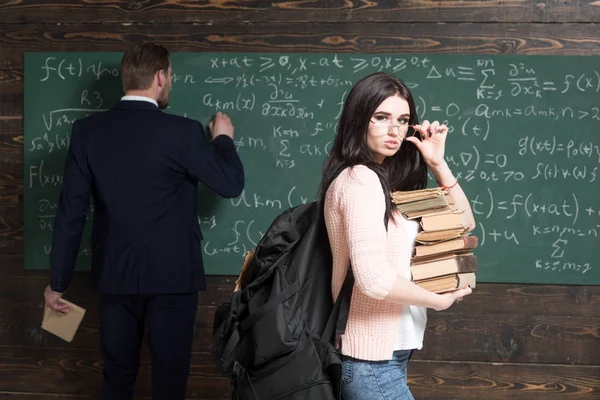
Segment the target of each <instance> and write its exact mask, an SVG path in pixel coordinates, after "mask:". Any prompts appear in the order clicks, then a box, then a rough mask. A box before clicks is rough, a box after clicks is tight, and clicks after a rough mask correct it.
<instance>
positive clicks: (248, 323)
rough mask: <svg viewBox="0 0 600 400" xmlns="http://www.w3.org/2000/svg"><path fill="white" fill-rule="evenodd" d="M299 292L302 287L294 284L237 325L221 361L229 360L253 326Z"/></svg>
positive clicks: (296, 283)
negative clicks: (245, 333)
mask: <svg viewBox="0 0 600 400" xmlns="http://www.w3.org/2000/svg"><path fill="white" fill-rule="evenodd" d="M299 290H300V285H299V284H298V282H294V283H292V284H291V285H290V286H288V287H287V288H285V290H283V291H282V292H280V293H278V294H277V296H275V297H273V298H272V299H271V300H269V301H268V302H266V303H265V304H264V305H263V306H262V307H260V308H259V309H258V310H256V311H255V312H253V313H252V314H250V315H249V316H248V317H246V318H245V319H244V320H243V321H242V322H240V323H239V324H236V326H235V327H234V329H233V332H232V334H231V336H230V337H229V340H228V341H227V344H226V345H225V349H224V350H223V354H222V355H221V359H222V360H228V359H229V357H230V356H231V353H232V352H233V349H235V346H236V345H237V344H238V342H239V341H240V337H241V336H242V335H243V334H244V332H246V331H247V330H248V329H250V328H251V327H252V325H254V324H255V323H257V322H258V320H260V319H261V318H262V317H264V316H265V315H266V314H267V313H268V312H270V311H272V310H274V309H275V307H277V306H278V305H280V304H281V303H283V302H284V301H286V300H287V299H289V298H290V297H292V296H293V295H295V294H296V293H298V291H299Z"/></svg>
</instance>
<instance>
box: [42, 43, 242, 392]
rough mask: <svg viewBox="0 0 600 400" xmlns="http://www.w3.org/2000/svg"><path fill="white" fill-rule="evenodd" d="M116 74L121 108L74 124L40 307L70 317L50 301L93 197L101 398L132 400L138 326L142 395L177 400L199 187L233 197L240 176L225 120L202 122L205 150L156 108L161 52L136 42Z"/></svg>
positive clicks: (200, 271) (199, 136) (194, 129)
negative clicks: (148, 385)
mask: <svg viewBox="0 0 600 400" xmlns="http://www.w3.org/2000/svg"><path fill="white" fill-rule="evenodd" d="M121 75H122V81H123V89H124V91H125V96H124V97H123V98H122V99H121V102H120V103H119V104H117V105H116V107H114V108H112V109H111V110H109V111H106V112H103V113H98V114H95V115H92V116H89V117H86V118H84V119H82V120H79V121H76V122H75V123H74V124H73V127H72V133H71V142H70V147H69V152H68V158H67V162H66V166H65V173H64V180H63V185H62V191H61V195H60V202H59V206H58V209H57V212H56V217H55V221H54V235H53V239H52V252H51V255H50V264H51V282H50V285H49V286H48V287H47V288H46V290H45V300H46V305H47V306H48V307H50V308H52V309H54V310H56V311H59V312H68V311H69V310H68V307H67V306H66V304H64V303H62V302H60V298H61V295H62V294H63V293H64V292H65V291H66V290H67V287H68V285H69V281H70V280H71V276H72V274H73V269H74V265H75V260H76V256H77V252H78V248H79V244H80V239H81V234H82V230H83V227H84V224H85V217H86V213H87V211H88V208H89V203H90V195H92V196H93V200H94V224H93V233H92V273H91V275H92V283H93V286H94V287H95V288H96V289H97V290H98V292H99V293H100V317H101V351H102V357H103V375H104V383H103V388H102V398H103V399H110V400H120V399H131V398H132V396H133V386H134V383H135V379H136V376H137V373H138V368H139V360H140V346H141V342H142V337H143V333H144V327H145V326H147V330H148V344H149V349H150V355H151V361H152V390H153V399H168V400H179V399H184V398H185V392H186V387H187V379H188V374H189V365H190V357H191V355H190V354H191V347H192V339H193V333H194V322H195V317H196V309H197V305H198V293H197V292H198V290H204V289H205V288H206V284H205V278H204V268H203V265H202V250H201V243H200V241H201V239H202V233H201V232H200V227H199V225H198V222H197V216H196V215H197V214H196V205H197V186H198V182H201V183H202V184H204V185H205V186H207V187H209V188H211V189H212V190H214V191H215V192H216V193H218V194H219V195H221V196H222V197H226V198H232V197H237V196H239V195H240V193H241V192H242V190H243V188H244V170H243V167H242V163H241V161H240V159H239V157H238V155H237V153H236V149H235V146H234V143H233V131H234V128H233V126H232V124H231V121H230V120H229V118H228V117H227V116H226V115H225V114H222V113H217V115H216V117H215V119H214V120H213V121H211V123H210V124H209V128H210V132H211V135H212V139H213V140H212V141H211V142H208V141H207V140H206V139H205V136H204V129H203V128H202V125H201V124H200V123H199V122H198V121H194V120H191V119H187V118H183V117H179V116H175V115H170V114H166V113H163V112H162V111H161V109H163V108H165V107H166V106H167V104H168V99H169V91H170V89H171V63H170V57H169V52H168V51H167V50H166V49H165V48H164V47H162V46H159V45H156V44H153V43H149V42H142V43H137V44H135V45H134V46H133V47H132V48H131V49H129V50H128V51H127V52H126V53H125V54H124V55H123V58H122V61H121Z"/></svg>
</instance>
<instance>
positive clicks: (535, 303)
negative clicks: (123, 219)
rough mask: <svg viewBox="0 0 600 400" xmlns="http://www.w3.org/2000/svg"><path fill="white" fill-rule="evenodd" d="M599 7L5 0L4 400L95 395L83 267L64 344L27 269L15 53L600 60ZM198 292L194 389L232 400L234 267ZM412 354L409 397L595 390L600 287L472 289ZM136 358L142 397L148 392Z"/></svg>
mask: <svg viewBox="0 0 600 400" xmlns="http://www.w3.org/2000/svg"><path fill="white" fill-rule="evenodd" d="M598 22H600V2H598V1H572V0H562V1H550V0H539V1H529V0H506V1H475V0H473V1H429V0H414V1H377V0H373V1H367V0H352V1H350V0H346V1H341V0H330V1H327V0H312V1H307V0H298V1H275V0H274V1H271V2H267V1H252V0H248V1H233V0H232V1H217V0H213V1H210V2H206V1H186V0H183V1H157V0H144V1H142V0H128V1H117V0H102V1H100V0H96V1H94V0H92V1H90V0H85V1H84V0H69V1H62V2H60V1H54V2H51V1H48V0H12V1H4V2H0V146H1V147H0V400H7V399H8V400H21V399H28V400H42V399H44V400H46V399H53V400H56V399H88V398H96V397H97V393H98V392H99V388H100V384H101V379H102V375H101V358H100V354H99V350H98V342H99V334H98V333H99V326H98V313H97V310H96V303H97V302H96V298H95V296H94V294H93V293H91V292H90V290H89V289H88V280H87V276H86V275H85V274H80V275H78V276H77V277H76V278H75V279H74V282H73V284H72V288H71V290H70V292H69V295H70V298H71V299H72V300H73V301H75V302H77V303H80V304H81V305H82V306H83V307H85V308H87V309H88V310H89V312H88V315H87V316H86V318H85V320H84V323H83V326H82V328H81V331H80V332H79V333H78V335H77V337H76V339H75V340H74V342H73V343H71V344H66V343H64V342H62V341H60V340H59V339H56V338H54V337H51V336H50V335H49V334H46V333H44V332H43V331H42V330H41V329H40V327H39V325H40V320H41V316H42V300H43V296H42V292H43V289H44V286H45V285H46V284H47V281H48V279H47V278H48V274H47V272H42V273H38V272H32V271H25V270H24V267H23V258H22V250H23V245H22V238H23V217H22V206H21V204H22V198H23V170H22V167H23V165H22V161H23V151H22V144H23V143H22V142H23V53H24V52H25V51H83V50H88V51H100V50H105V51H122V50H124V49H125V47H126V45H127V44H128V43H130V42H132V41H135V40H139V39H150V40H155V41H157V42H160V43H162V44H164V45H166V46H167V47H168V48H169V49H170V50H171V51H267V52H269V51H292V52H293V51H303V52H307V51H309V52H329V51H331V52H373V53H377V52H398V53H491V54H513V53H516V54H558V55H590V54H596V55H600V28H599V27H598V25H597V24H598ZM209 284H210V290H209V291H208V292H205V293H202V294H201V295H200V298H201V301H200V307H199V310H198V311H199V312H198V320H197V335H196V341H195V343H194V355H193V365H192V369H191V371H192V372H191V377H190V383H189V397H190V398H194V399H226V398H228V381H227V380H226V379H225V378H222V377H219V375H218V373H217V372H216V370H215V368H214V367H213V365H212V363H211V360H210V358H209V354H208V349H209V344H210V339H211V337H210V326H211V319H212V312H213V310H214V307H215V304H217V303H219V302H221V301H223V300H225V299H226V298H227V296H228V293H229V292H230V291H231V289H232V286H233V278H232V277H210V279H209ZM425 342H426V347H425V349H424V350H423V351H421V352H418V353H417V355H416V357H415V359H414V361H413V362H411V363H410V366H409V374H410V385H411V387H412V390H413V393H414V394H415V397H416V399H417V400H419V399H432V400H433V399H439V400H442V399H443V400H449V399H485V400H492V399H519V400H530V399H544V400H546V399H582V400H583V399H586V400H591V399H600V287H593V286H588V287H585V286H583V287H581V286H580V287H572V286H535V285H499V284H494V285H492V284H481V285H480V286H478V289H477V291H476V294H474V295H473V296H471V297H470V298H469V299H468V300H467V301H464V302H462V303H461V304H460V305H458V306H455V307H452V308H451V309H450V310H448V311H446V312H441V313H430V322H429V325H428V328H427V334H426V338H425ZM149 377H150V374H149V363H148V356H147V355H144V358H143V365H142V369H141V372H140V379H139V385H138V388H139V391H138V393H139V395H140V396H141V397H140V398H149V396H150V381H149Z"/></svg>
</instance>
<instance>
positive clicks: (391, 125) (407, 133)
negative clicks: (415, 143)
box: [369, 117, 415, 139]
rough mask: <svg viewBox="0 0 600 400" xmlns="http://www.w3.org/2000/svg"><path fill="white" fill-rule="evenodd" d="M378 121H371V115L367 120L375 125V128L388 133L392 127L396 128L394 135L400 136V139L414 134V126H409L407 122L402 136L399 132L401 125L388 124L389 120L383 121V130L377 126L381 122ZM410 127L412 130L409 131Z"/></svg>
mask: <svg viewBox="0 0 600 400" xmlns="http://www.w3.org/2000/svg"><path fill="white" fill-rule="evenodd" d="M379 121H382V120H379ZM379 121H373V117H371V119H370V120H369V122H370V123H372V124H373V125H374V126H375V127H376V129H379V130H380V131H381V133H390V132H391V131H392V130H393V129H394V128H398V132H397V133H396V135H398V137H401V138H402V139H406V138H407V137H409V136H414V134H415V132H414V128H413V127H412V126H410V124H408V123H407V124H406V126H407V129H406V135H405V136H402V134H400V132H401V131H402V129H403V125H400V124H390V122H389V121H385V124H386V125H387V128H386V129H385V130H384V129H381V128H378V126H381V125H382V124H381V123H378V122H379ZM411 129H412V132H411Z"/></svg>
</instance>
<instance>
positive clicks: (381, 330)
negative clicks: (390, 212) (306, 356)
mask: <svg viewBox="0 0 600 400" xmlns="http://www.w3.org/2000/svg"><path fill="white" fill-rule="evenodd" d="M384 214H385V199H384V194H383V189H382V187H381V183H380V182H379V178H378V177H377V175H376V174H375V172H373V171H372V170H370V169H369V168H367V167H365V166H356V167H353V168H347V169H345V170H344V171H343V172H342V173H341V174H340V175H339V176H338V177H337V178H336V179H335V180H334V181H333V183H332V184H331V186H330V187H329V189H328V191H327V194H326V196H325V222H326V225H327V232H328V235H329V240H330V242H331V248H332V252H333V279H332V288H331V289H332V293H333V297H334V299H335V298H337V296H338V294H339V292H340V289H341V287H342V284H343V282H344V278H345V277H346V272H347V270H348V267H349V266H350V264H352V271H353V273H354V278H355V284H354V290H353V293H352V300H351V302H350V315H349V318H348V325H347V327H346V333H345V335H343V336H342V354H345V355H347V356H350V357H354V358H358V359H361V360H372V361H375V360H389V359H391V357H392V353H393V352H394V345H395V340H396V336H397V334H398V331H399V328H400V319H401V318H400V317H401V314H402V305H401V304H394V303H391V302H389V301H386V300H383V299H384V298H385V297H386V296H387V295H388V293H389V292H390V290H391V289H392V287H393V286H394V283H395V282H396V279H398V274H399V273H400V272H401V271H402V268H409V265H407V262H406V259H405V254H406V252H407V251H408V249H407V248H406V246H407V243H406V240H405V236H406V232H405V230H404V226H403V224H402V221H401V218H402V217H401V215H400V214H399V213H397V212H396V214H395V217H396V219H397V220H398V223H396V222H395V221H394V220H390V221H389V224H388V230H387V232H386V229H385V226H384V222H383V217H384Z"/></svg>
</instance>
